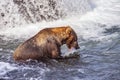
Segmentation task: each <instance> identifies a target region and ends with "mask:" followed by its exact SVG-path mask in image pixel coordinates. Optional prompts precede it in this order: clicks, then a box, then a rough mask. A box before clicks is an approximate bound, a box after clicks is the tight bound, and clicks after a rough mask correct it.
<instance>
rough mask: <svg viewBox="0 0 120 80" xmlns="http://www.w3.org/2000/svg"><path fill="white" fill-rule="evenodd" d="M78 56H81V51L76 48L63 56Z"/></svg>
mask: <svg viewBox="0 0 120 80" xmlns="http://www.w3.org/2000/svg"><path fill="white" fill-rule="evenodd" d="M76 55H79V49H75V48H73V47H72V48H70V49H68V51H67V52H65V53H64V54H63V55H62V56H63V57H74V56H76Z"/></svg>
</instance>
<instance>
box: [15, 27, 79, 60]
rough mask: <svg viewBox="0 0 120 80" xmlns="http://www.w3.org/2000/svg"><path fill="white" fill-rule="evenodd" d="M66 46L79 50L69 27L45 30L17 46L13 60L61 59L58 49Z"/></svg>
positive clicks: (75, 37)
mask: <svg viewBox="0 0 120 80" xmlns="http://www.w3.org/2000/svg"><path fill="white" fill-rule="evenodd" d="M63 44H66V45H67V47H68V48H69V49H71V48H75V49H79V45H78V42H77V35H76V33H75V31H74V30H73V29H72V28H71V27H70V26H63V27H55V28H45V29H43V30H41V31H40V32H39V33H37V34H36V35H35V36H33V37H32V38H30V39H28V40H27V41H25V42H24V43H22V44H21V45H19V46H18V48H17V49H16V50H15V52H14V54H13V58H14V60H17V61H18V60H27V59H33V60H40V59H42V58H49V59H50V58H51V59H57V58H60V57H61V50H60V47H61V46H62V45H63Z"/></svg>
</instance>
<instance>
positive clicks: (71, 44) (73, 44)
mask: <svg viewBox="0 0 120 80" xmlns="http://www.w3.org/2000/svg"><path fill="white" fill-rule="evenodd" d="M65 33H66V34H67V35H66V39H65V44H66V45H67V47H68V48H69V49H71V48H75V49H79V48H80V47H79V45H78V41H77V40H78V38H77V34H76V33H75V31H74V30H73V29H72V28H71V27H70V26H67V27H66V30H65Z"/></svg>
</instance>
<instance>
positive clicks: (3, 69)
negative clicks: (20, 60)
mask: <svg viewBox="0 0 120 80" xmlns="http://www.w3.org/2000/svg"><path fill="white" fill-rule="evenodd" d="M16 69H18V68H17V67H15V66H13V65H11V64H9V63H5V62H0V76H2V75H5V74H6V73H8V72H10V71H13V70H16Z"/></svg>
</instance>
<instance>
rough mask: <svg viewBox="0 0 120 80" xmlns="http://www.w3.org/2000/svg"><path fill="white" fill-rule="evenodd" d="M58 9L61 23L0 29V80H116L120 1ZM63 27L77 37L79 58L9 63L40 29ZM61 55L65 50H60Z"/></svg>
mask: <svg viewBox="0 0 120 80" xmlns="http://www.w3.org/2000/svg"><path fill="white" fill-rule="evenodd" d="M5 1H7V0H5ZM0 4H1V5H2V4H3V3H2V2H1V3H0ZM61 5H62V9H64V8H65V9H64V12H66V16H65V17H63V18H61V19H58V20H54V21H41V22H39V23H38V22H37V23H31V24H30V23H29V24H24V25H19V26H18V25H14V27H8V26H12V25H13V24H12V23H11V24H7V25H4V24H2V25H1V26H0V80H120V36H119V35H120V1H119V0H76V1H75V0H62V4H61ZM11 6H12V5H11ZM1 9H2V8H1ZM6 14H7V13H6ZM15 18H16V19H17V17H15ZM0 20H1V19H0ZM5 20H9V19H8V17H5V19H3V22H4V21H5ZM20 22H21V23H22V20H20ZM23 23H24V22H23ZM63 25H70V26H71V27H72V28H73V29H74V30H75V32H76V33H77V35H78V43H79V45H80V51H79V54H80V58H74V59H67V60H59V61H56V60H50V61H49V62H47V63H43V62H37V61H32V60H30V61H29V60H28V61H27V62H26V63H20V62H15V61H14V60H13V58H12V54H13V52H14V50H15V48H16V47H17V46H18V45H19V44H20V43H22V42H24V41H25V40H27V39H28V38H30V37H31V36H33V35H35V34H36V33H37V32H38V31H40V30H41V29H43V28H46V27H54V26H63ZM62 51H63V52H64V51H67V48H66V47H65V46H62Z"/></svg>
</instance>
